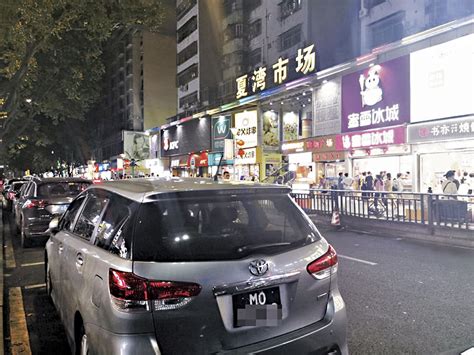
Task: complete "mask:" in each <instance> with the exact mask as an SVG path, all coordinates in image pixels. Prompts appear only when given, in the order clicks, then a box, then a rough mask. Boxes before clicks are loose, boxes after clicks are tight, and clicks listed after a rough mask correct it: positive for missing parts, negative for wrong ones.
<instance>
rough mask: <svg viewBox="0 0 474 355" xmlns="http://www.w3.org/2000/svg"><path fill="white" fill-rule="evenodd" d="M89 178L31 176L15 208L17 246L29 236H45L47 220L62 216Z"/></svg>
mask: <svg viewBox="0 0 474 355" xmlns="http://www.w3.org/2000/svg"><path fill="white" fill-rule="evenodd" d="M91 184H92V181H90V180H85V179H82V178H34V179H32V180H31V182H30V183H29V184H28V187H27V189H26V190H25V191H24V193H23V195H22V196H21V199H20V203H19V204H18V208H17V211H16V216H15V218H16V223H17V225H18V226H19V230H20V235H21V245H22V246H23V247H27V246H28V245H29V244H30V241H31V239H33V238H38V237H44V236H48V228H49V222H50V221H51V220H52V219H53V217H54V216H58V215H62V214H63V213H64V211H66V209H67V208H68V206H69V204H70V203H71V201H72V200H73V199H74V198H75V197H76V196H77V195H79V194H80V193H81V192H82V191H84V190H85V189H87V187H89V185H91Z"/></svg>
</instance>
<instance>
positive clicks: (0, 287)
mask: <svg viewBox="0 0 474 355" xmlns="http://www.w3.org/2000/svg"><path fill="white" fill-rule="evenodd" d="M0 229H1V230H0V245H1V248H2V251H1V253H0V354H1V355H3V354H4V351H5V342H4V339H3V337H4V329H3V311H4V306H3V301H4V299H3V287H4V283H3V281H4V280H3V267H4V265H3V250H4V247H3V211H2V209H1V208H0Z"/></svg>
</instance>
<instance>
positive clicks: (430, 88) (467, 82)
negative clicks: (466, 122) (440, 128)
mask: <svg viewBox="0 0 474 355" xmlns="http://www.w3.org/2000/svg"><path fill="white" fill-rule="evenodd" d="M473 43H474V34H470V35H467V36H464V37H460V38H457V39H455V40H452V41H449V42H446V43H442V44H439V45H436V46H433V47H429V48H426V49H422V50H420V51H417V52H413V53H411V54H410V85H411V122H412V123H415V122H423V121H428V120H435V119H439V118H447V117H458V116H464V115H472V114H474V99H473V98H474V66H473V63H474V50H473Z"/></svg>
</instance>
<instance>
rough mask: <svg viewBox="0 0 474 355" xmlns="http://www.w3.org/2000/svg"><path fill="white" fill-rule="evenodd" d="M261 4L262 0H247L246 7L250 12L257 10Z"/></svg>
mask: <svg viewBox="0 0 474 355" xmlns="http://www.w3.org/2000/svg"><path fill="white" fill-rule="evenodd" d="M260 5H262V0H247V2H246V3H245V9H246V10H247V11H249V12H250V11H253V10H255V9H256V8H257V7H259V6H260Z"/></svg>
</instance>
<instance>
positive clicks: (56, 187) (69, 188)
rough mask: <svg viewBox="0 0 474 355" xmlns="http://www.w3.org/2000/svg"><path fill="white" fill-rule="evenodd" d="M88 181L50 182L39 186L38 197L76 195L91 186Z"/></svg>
mask: <svg viewBox="0 0 474 355" xmlns="http://www.w3.org/2000/svg"><path fill="white" fill-rule="evenodd" d="M89 185H90V184H89V183H87V182H80V183H78V182H50V183H44V184H41V185H39V186H38V197H40V198H54V197H65V196H70V197H74V196H77V195H79V194H80V193H81V192H82V191H84V190H85V189H87V187H89Z"/></svg>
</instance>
